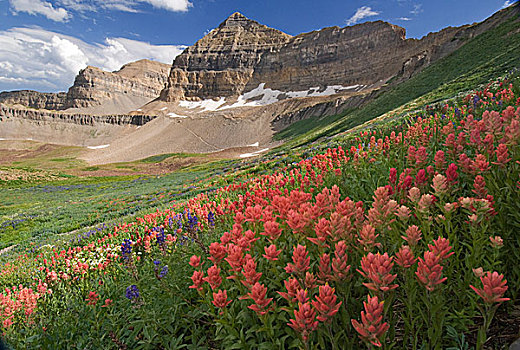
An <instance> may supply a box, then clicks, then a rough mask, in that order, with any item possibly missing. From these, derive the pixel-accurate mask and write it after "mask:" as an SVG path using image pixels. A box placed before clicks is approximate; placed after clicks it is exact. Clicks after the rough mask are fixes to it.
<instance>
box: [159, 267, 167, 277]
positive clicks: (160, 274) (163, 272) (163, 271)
mask: <svg viewBox="0 0 520 350" xmlns="http://www.w3.org/2000/svg"><path fill="white" fill-rule="evenodd" d="M167 274H168V265H164V266H163V268H162V269H161V273H159V279H161V278H164V276H166V275H167Z"/></svg>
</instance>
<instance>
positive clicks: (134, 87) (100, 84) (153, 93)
mask: <svg viewBox="0 0 520 350" xmlns="http://www.w3.org/2000/svg"><path fill="white" fill-rule="evenodd" d="M169 71H170V66H169V65H167V64H164V63H160V62H154V61H150V60H139V61H136V62H131V63H128V64H126V65H124V66H123V67H122V68H121V69H120V70H118V71H115V72H106V71H104V70H102V69H99V68H96V67H91V66H88V67H86V68H85V69H83V70H81V71H80V72H79V74H78V75H77V76H76V79H75V81H74V85H72V86H71V87H70V89H69V91H68V92H67V93H65V92H60V93H41V92H36V91H28V90H23V91H12V92H2V93H0V103H4V104H8V105H21V106H26V107H31V108H37V109H48V110H69V111H70V112H82V113H89V112H92V110H89V108H90V107H95V106H101V108H97V110H96V108H94V112H95V113H96V114H106V113H108V114H111V113H126V112H128V111H131V110H134V109H136V108H138V107H139V106H142V105H143V104H145V103H147V102H149V101H150V100H152V99H155V98H156V97H157V96H159V94H160V92H161V90H162V89H163V88H164V86H165V83H166V80H167V78H168V73H169ZM71 109H72V110H71ZM91 109H92V108H91Z"/></svg>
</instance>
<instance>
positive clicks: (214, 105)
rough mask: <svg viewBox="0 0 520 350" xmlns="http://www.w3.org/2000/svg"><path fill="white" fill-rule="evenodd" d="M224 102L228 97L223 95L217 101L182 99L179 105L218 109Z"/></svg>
mask: <svg viewBox="0 0 520 350" xmlns="http://www.w3.org/2000/svg"><path fill="white" fill-rule="evenodd" d="M224 103H226V99H225V98H224V97H221V98H219V99H218V100H217V101H215V100H211V99H208V100H202V101H180V102H179V106H181V107H184V108H189V109H193V108H202V109H203V110H204V111H216V110H217V109H218V108H219V107H220V106H222V105H223V104H224Z"/></svg>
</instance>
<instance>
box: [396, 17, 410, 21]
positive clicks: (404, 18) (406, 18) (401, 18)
mask: <svg viewBox="0 0 520 350" xmlns="http://www.w3.org/2000/svg"><path fill="white" fill-rule="evenodd" d="M398 20H399V21H411V20H412V19H411V18H410V17H399V18H398Z"/></svg>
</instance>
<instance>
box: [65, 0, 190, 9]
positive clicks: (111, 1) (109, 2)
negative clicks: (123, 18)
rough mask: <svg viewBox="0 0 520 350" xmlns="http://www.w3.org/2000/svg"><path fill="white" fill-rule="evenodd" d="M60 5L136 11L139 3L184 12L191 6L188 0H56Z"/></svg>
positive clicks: (71, 7) (69, 7)
mask: <svg viewBox="0 0 520 350" xmlns="http://www.w3.org/2000/svg"><path fill="white" fill-rule="evenodd" d="M58 1H59V3H60V4H61V6H63V7H65V8H68V9H71V10H75V11H81V12H86V11H92V12H95V11H97V9H98V8H103V9H108V10H116V11H123V12H138V9H137V8H136V7H137V6H138V5H139V4H141V3H147V4H149V5H151V6H153V7H155V8H159V9H164V10H168V11H174V12H186V11H188V9H189V8H190V7H192V6H193V4H192V3H191V2H189V0H88V1H87V0H58Z"/></svg>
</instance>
